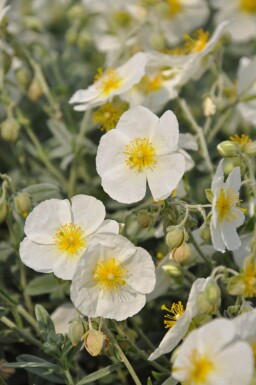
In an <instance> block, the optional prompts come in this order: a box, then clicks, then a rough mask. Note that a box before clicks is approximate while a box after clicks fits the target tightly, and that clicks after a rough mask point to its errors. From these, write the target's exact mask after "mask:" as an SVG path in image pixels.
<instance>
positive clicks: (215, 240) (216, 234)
mask: <svg viewBox="0 0 256 385" xmlns="http://www.w3.org/2000/svg"><path fill="white" fill-rule="evenodd" d="M210 231H211V237H212V244H213V247H214V248H215V250H218V251H221V252H222V253H224V252H225V243H224V241H223V239H222V233H221V227H220V225H219V224H217V226H214V223H213V220H211V222H210Z"/></svg>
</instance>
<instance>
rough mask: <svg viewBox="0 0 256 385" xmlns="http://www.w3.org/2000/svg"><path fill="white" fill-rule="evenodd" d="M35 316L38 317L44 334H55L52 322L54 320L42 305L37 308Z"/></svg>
mask: <svg viewBox="0 0 256 385" xmlns="http://www.w3.org/2000/svg"><path fill="white" fill-rule="evenodd" d="M35 315H36V319H37V322H38V325H39V328H40V330H41V331H42V332H43V333H49V332H54V333H55V327H54V324H53V322H52V319H51V317H50V316H49V314H48V312H47V311H46V310H45V308H44V307H43V306H42V305H36V306H35Z"/></svg>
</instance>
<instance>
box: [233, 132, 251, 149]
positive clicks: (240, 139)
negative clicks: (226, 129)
mask: <svg viewBox="0 0 256 385" xmlns="http://www.w3.org/2000/svg"><path fill="white" fill-rule="evenodd" d="M229 139H230V140H231V141H232V142H234V143H236V144H238V146H240V147H243V146H244V145H245V144H247V143H252V140H251V139H250V138H249V136H248V135H245V134H242V135H240V136H239V135H237V134H236V135H234V136H230V137H229Z"/></svg>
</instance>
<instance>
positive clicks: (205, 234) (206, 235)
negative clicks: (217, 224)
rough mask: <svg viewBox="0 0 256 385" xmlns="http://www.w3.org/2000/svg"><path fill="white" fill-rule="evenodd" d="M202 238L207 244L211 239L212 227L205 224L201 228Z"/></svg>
mask: <svg viewBox="0 0 256 385" xmlns="http://www.w3.org/2000/svg"><path fill="white" fill-rule="evenodd" d="M200 237H201V238H202V240H203V241H205V242H207V241H209V240H210V239H211V231H210V226H209V225H207V224H206V223H204V224H203V225H202V226H201V228H200Z"/></svg>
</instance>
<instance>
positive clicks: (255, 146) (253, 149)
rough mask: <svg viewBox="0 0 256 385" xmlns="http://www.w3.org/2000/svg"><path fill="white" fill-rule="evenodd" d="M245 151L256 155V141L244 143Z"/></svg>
mask: <svg viewBox="0 0 256 385" xmlns="http://www.w3.org/2000/svg"><path fill="white" fill-rule="evenodd" d="M244 152H245V154H247V155H252V156H253V155H256V141H251V142H249V143H246V144H245V145H244Z"/></svg>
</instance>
